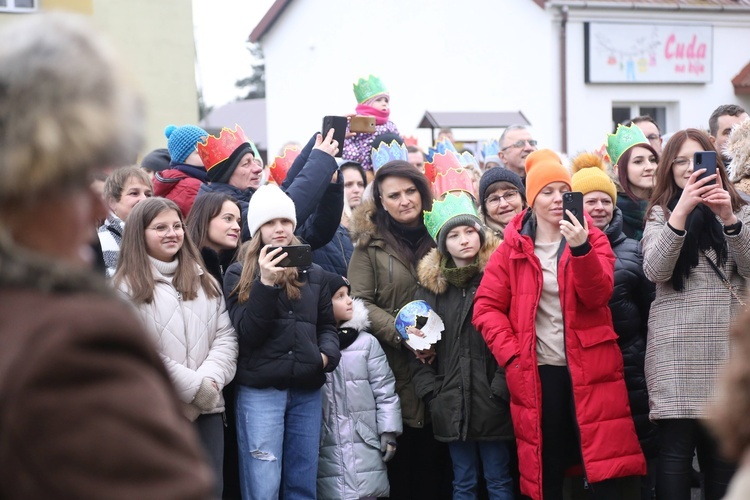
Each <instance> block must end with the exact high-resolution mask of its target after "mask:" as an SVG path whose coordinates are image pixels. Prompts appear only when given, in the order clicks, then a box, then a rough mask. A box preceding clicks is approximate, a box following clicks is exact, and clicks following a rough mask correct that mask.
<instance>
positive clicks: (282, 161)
mask: <svg viewBox="0 0 750 500" xmlns="http://www.w3.org/2000/svg"><path fill="white" fill-rule="evenodd" d="M299 154H300V150H299V148H298V147H297V146H291V147H288V148H285V149H284V152H283V153H282V154H281V156H277V157H276V158H275V159H274V161H273V163H272V164H271V166H270V167H269V168H268V173H269V174H270V175H271V178H272V179H273V181H274V182H275V183H276V185H278V186H281V184H282V183H283V182H284V179H286V174H287V172H289V169H290V168H291V167H292V163H294V160H296V159H297V157H298V156H299Z"/></svg>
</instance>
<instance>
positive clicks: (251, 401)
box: [224, 184, 340, 498]
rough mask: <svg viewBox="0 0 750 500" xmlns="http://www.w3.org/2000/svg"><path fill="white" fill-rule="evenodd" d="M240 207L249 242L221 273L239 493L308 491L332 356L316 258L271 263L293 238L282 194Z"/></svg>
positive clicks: (329, 317)
mask: <svg viewBox="0 0 750 500" xmlns="http://www.w3.org/2000/svg"><path fill="white" fill-rule="evenodd" d="M248 214H249V218H248V221H247V225H248V230H249V234H250V240H249V241H248V242H247V243H246V245H245V246H244V247H243V252H242V254H243V255H242V257H241V259H240V262H236V263H234V264H232V265H231V266H230V267H229V270H228V271H227V274H226V276H225V277H224V294H225V296H226V297H227V304H228V307H229V314H230V316H231V318H232V323H233V324H234V326H235V328H236V329H237V334H238V337H239V345H240V355H239V363H238V364H239V369H238V373H237V401H236V403H237V434H238V442H239V449H240V467H241V474H240V482H241V484H242V496H243V498H278V497H279V492H280V491H281V492H282V493H281V494H282V497H294V498H315V489H316V488H315V481H316V477H317V472H318V449H319V446H320V423H321V399H320V397H321V396H320V387H321V386H322V385H323V383H324V382H325V372H330V371H333V370H334V369H335V368H336V365H337V364H338V361H339V357H340V353H339V342H338V334H337V332H336V324H335V320H334V316H333V310H332V307H331V295H330V294H329V293H328V288H327V285H326V282H325V278H324V276H323V273H324V271H323V270H322V269H321V268H320V267H319V266H317V265H315V264H313V265H311V266H310V267H306V268H294V267H280V266H279V264H280V263H281V261H282V260H283V259H284V257H286V256H287V254H286V252H282V249H281V248H278V247H280V246H285V245H298V244H300V241H299V240H298V239H297V238H296V237H295V236H294V234H293V233H294V229H295V227H296V220H297V219H296V215H295V208H294V202H293V201H292V200H291V198H289V197H288V196H287V195H286V194H284V192H283V191H281V189H279V188H278V187H277V186H275V185H272V184H269V185H265V186H261V187H260V188H258V190H257V191H256V192H255V194H254V195H253V197H252V198H251V200H250V204H249V206H248ZM272 247H273V249H272Z"/></svg>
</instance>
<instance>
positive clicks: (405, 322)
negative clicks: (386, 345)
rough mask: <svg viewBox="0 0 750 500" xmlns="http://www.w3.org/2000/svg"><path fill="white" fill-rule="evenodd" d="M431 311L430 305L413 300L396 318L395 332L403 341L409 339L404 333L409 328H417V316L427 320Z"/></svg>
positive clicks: (406, 333) (422, 301)
mask: <svg viewBox="0 0 750 500" xmlns="http://www.w3.org/2000/svg"><path fill="white" fill-rule="evenodd" d="M430 311H432V307H430V304H428V303H427V302H425V301H424V300H413V301H411V302H409V303H408V304H406V305H405V306H404V307H402V308H401V310H400V311H399V312H398V315H397V316H396V330H398V333H400V334H401V337H403V339H404V340H406V339H408V338H409V333H408V332H407V331H406V329H407V328H409V327H410V326H417V316H422V317H424V318H427V317H428V316H429V315H430Z"/></svg>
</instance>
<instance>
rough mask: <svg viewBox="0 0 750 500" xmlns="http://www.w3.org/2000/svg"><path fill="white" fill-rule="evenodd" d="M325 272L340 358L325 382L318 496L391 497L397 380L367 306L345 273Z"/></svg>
mask: <svg viewBox="0 0 750 500" xmlns="http://www.w3.org/2000/svg"><path fill="white" fill-rule="evenodd" d="M327 276H328V288H329V291H330V294H331V296H332V302H333V314H334V317H335V318H336V324H337V325H338V330H339V347H340V349H341V362H340V363H339V366H338V368H336V370H334V371H333V373H330V374H329V375H327V376H326V383H325V385H324V386H323V426H322V430H321V433H322V436H321V447H320V463H319V465H318V498H319V499H321V500H324V499H331V500H334V499H336V500H338V499H340V498H374V497H387V496H389V494H390V487H389V485H388V473H387V470H386V467H385V462H387V461H389V460H390V459H391V458H392V457H393V455H394V454H395V452H396V444H395V443H396V436H397V435H399V434H401V429H402V425H401V405H400V404H399V401H398V396H397V395H396V381H395V379H394V378H393V372H392V371H391V368H390V366H389V365H388V360H387V359H386V357H385V353H384V352H383V349H382V348H381V347H380V343H379V342H378V340H377V339H376V338H375V337H373V336H372V335H370V334H369V333H368V329H369V328H370V320H369V319H368V317H367V307H366V306H365V304H364V303H363V302H362V301H361V300H360V299H353V300H352V298H351V297H350V296H349V292H350V291H351V286H350V285H349V281H348V280H347V279H346V278H344V277H343V276H340V275H338V274H333V273H327ZM355 464H356V465H355Z"/></svg>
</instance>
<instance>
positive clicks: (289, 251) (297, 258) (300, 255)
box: [268, 245, 312, 267]
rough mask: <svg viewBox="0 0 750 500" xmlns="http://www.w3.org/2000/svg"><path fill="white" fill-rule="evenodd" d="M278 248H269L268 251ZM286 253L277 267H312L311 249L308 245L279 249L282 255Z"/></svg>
mask: <svg viewBox="0 0 750 500" xmlns="http://www.w3.org/2000/svg"><path fill="white" fill-rule="evenodd" d="M277 248H279V247H271V248H269V249H268V252H269V253H270V252H271V250H275V249H277ZM284 252H286V257H284V258H283V259H282V261H281V262H279V267H309V266H311V265H312V249H311V248H310V245H289V246H285V247H281V252H279V254H282V253H284Z"/></svg>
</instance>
